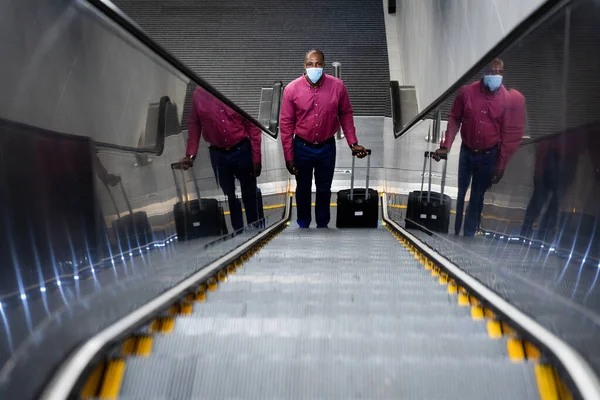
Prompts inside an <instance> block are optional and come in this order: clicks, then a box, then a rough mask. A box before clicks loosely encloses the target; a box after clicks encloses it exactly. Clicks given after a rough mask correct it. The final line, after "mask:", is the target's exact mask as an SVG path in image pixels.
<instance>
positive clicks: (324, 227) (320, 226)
mask: <svg viewBox="0 0 600 400" xmlns="http://www.w3.org/2000/svg"><path fill="white" fill-rule="evenodd" d="M317 228H319V229H329V227H328V226H327V225H317Z"/></svg>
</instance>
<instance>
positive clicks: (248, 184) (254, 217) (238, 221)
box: [210, 140, 258, 231]
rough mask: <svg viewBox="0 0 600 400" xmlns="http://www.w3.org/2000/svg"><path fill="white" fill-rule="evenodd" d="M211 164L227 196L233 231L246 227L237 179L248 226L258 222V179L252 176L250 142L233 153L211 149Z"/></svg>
mask: <svg viewBox="0 0 600 400" xmlns="http://www.w3.org/2000/svg"><path fill="white" fill-rule="evenodd" d="M210 162H211V164H212V168H213V171H214V173H215V177H216V179H217V182H218V183H219V186H221V189H222V190H223V193H224V194H225V196H227V200H228V203H229V212H230V214H231V215H230V216H231V225H232V226H233V229H234V230H236V231H237V230H240V229H242V228H243V227H244V217H243V214H242V204H241V203H240V200H239V199H238V198H237V196H236V195H235V178H237V179H238V180H239V181H240V187H241V189H242V200H243V201H244V207H245V208H246V220H247V222H248V224H252V223H254V222H256V221H258V205H257V201H256V178H255V177H254V176H252V175H251V173H252V147H251V145H250V141H249V140H247V141H246V142H245V143H244V144H243V145H242V146H241V147H240V148H239V149H238V150H236V151H234V152H231V153H224V152H222V151H219V150H215V149H210Z"/></svg>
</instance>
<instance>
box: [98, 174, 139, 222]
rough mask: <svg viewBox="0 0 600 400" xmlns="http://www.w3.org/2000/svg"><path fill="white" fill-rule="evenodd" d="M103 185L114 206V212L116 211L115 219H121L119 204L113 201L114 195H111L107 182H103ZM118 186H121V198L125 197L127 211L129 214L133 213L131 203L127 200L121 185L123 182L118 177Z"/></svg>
mask: <svg viewBox="0 0 600 400" xmlns="http://www.w3.org/2000/svg"><path fill="white" fill-rule="evenodd" d="M104 186H105V187H106V191H107V192H108V195H109V196H110V200H111V202H112V203H113V206H114V208H115V212H116V213H117V219H121V214H120V212H119V206H117V202H116V201H115V196H113V194H112V191H111V190H110V187H109V185H108V183H106V182H104ZM119 186H120V187H121V193H123V199H125V204H126V205H127V211H129V215H133V209H132V208H131V203H130V202H129V197H127V193H126V192H125V188H124V187H123V182H122V181H121V178H119Z"/></svg>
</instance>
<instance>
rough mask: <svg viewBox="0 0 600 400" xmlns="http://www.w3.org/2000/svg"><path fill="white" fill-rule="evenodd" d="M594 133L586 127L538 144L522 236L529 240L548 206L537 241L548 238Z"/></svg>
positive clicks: (563, 133)
mask: <svg viewBox="0 0 600 400" xmlns="http://www.w3.org/2000/svg"><path fill="white" fill-rule="evenodd" d="M596 125H597V124H596ZM596 129H597V126H596ZM595 133H596V131H595V130H594V125H587V126H583V127H578V128H574V129H569V130H566V131H563V132H561V133H559V134H557V135H554V137H552V138H549V139H545V140H543V141H541V142H540V143H539V144H538V145H537V149H536V152H535V173H534V176H533V187H534V188H533V194H532V196H531V199H530V200H529V204H528V205H527V211H526V212H525V218H524V219H523V226H522V227H521V236H523V237H526V238H529V237H530V236H531V235H532V234H533V224H534V222H535V220H536V219H537V217H538V216H539V215H540V213H541V211H542V208H543V207H544V205H546V204H547V207H546V212H545V213H544V215H543V217H542V220H541V222H540V226H539V229H538V231H537V238H538V239H540V240H545V239H547V238H549V236H548V235H549V234H550V232H551V231H552V230H553V229H554V227H555V226H556V221H557V217H558V209H559V206H560V202H561V199H562V197H563V196H564V194H565V193H566V191H567V190H568V188H569V186H571V184H572V183H573V181H574V179H575V174H576V172H577V164H578V162H579V161H578V159H579V156H580V155H581V153H582V152H583V151H584V150H585V147H586V145H588V142H589V143H591V140H590V139H591V138H592V137H593V136H594V134H595ZM594 158H596V157H592V159H594Z"/></svg>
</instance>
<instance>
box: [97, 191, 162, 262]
mask: <svg viewBox="0 0 600 400" xmlns="http://www.w3.org/2000/svg"><path fill="white" fill-rule="evenodd" d="M119 186H120V187H121V193H123V199H125V204H126V205H127V210H128V211H129V214H128V215H125V216H123V217H122V216H121V215H120V212H119V207H118V206H117V203H116V201H115V198H114V196H113V194H112V192H111V190H110V188H109V187H108V185H106V189H107V190H108V194H109V195H110V199H111V201H112V203H113V205H114V207H115V212H116V213H117V220H116V221H114V222H113V224H112V228H113V231H114V234H115V237H116V239H117V242H118V243H119V245H120V248H121V250H122V251H125V250H130V249H135V248H138V247H145V246H147V245H148V244H149V243H152V240H153V239H152V227H151V226H150V220H149V219H148V214H146V213H145V212H143V211H138V212H135V213H134V212H133V209H132V208H131V203H130V202H129V198H128V197H127V193H125V188H124V187H123V183H122V182H121V181H120V180H119Z"/></svg>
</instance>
